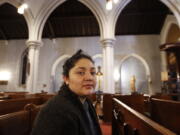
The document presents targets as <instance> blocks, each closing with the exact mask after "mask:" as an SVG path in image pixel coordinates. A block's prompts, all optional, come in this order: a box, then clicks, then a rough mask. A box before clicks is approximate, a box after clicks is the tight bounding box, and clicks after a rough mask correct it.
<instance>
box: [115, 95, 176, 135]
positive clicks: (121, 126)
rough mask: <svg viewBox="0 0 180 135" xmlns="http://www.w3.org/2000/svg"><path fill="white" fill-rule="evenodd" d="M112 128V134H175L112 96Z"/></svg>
mask: <svg viewBox="0 0 180 135" xmlns="http://www.w3.org/2000/svg"><path fill="white" fill-rule="evenodd" d="M112 129H113V130H112V132H113V135H175V133H173V132H171V131H170V130H168V129H166V128H164V127H162V126H161V125H159V124H158V123H156V122H154V121H152V120H150V119H149V118H147V117H146V116H144V115H142V114H141V113H139V112H137V111H135V110H134V109H132V108H130V107H129V106H127V105H126V104H124V103H123V102H122V101H119V100H118V99H116V98H113V122H112Z"/></svg>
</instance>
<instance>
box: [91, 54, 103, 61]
mask: <svg viewBox="0 0 180 135" xmlns="http://www.w3.org/2000/svg"><path fill="white" fill-rule="evenodd" d="M92 58H93V60H95V59H97V58H102V54H96V55H94V56H93V57H92Z"/></svg>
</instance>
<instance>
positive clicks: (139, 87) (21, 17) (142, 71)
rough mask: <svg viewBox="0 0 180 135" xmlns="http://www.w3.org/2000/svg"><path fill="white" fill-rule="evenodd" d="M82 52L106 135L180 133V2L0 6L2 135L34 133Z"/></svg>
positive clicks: (5, 0) (77, 0) (31, 0)
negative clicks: (68, 65)
mask: <svg viewBox="0 0 180 135" xmlns="http://www.w3.org/2000/svg"><path fill="white" fill-rule="evenodd" d="M79 49H82V50H83V51H85V52H86V53H87V54H89V55H90V56H91V57H92V58H93V60H94V61H95V67H96V71H97V72H96V78H97V85H96V88H95V90H94V92H93V93H92V95H90V96H89V98H90V100H91V101H92V102H93V105H94V107H95V109H96V113H97V115H98V117H99V123H100V125H101V128H102V132H103V135H178V134H180V125H179V124H178V123H179V122H180V1H179V0H38V1H37V0H0V135H30V133H31V130H32V127H33V123H34V120H35V118H36V116H37V114H38V112H39V111H40V109H41V108H42V107H43V105H44V104H45V103H46V102H47V101H48V100H49V99H50V98H52V97H53V96H54V95H56V94H57V93H58V91H59V88H60V86H61V84H62V83H63V76H62V72H63V68H62V66H63V64H64V62H65V61H66V60H67V59H68V58H70V57H71V56H72V55H73V54H74V53H75V52H76V51H78V50H79Z"/></svg>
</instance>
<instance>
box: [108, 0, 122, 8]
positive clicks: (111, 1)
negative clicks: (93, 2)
mask: <svg viewBox="0 0 180 135" xmlns="http://www.w3.org/2000/svg"><path fill="white" fill-rule="evenodd" d="M119 1H120V0H106V9H107V10H111V9H112V7H113V3H114V4H118V3H119Z"/></svg>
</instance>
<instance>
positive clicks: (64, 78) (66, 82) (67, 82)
mask: <svg viewBox="0 0 180 135" xmlns="http://www.w3.org/2000/svg"><path fill="white" fill-rule="evenodd" d="M63 80H64V82H65V84H66V85H68V84H69V81H68V80H69V79H68V77H67V76H63Z"/></svg>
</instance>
